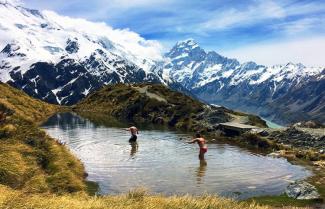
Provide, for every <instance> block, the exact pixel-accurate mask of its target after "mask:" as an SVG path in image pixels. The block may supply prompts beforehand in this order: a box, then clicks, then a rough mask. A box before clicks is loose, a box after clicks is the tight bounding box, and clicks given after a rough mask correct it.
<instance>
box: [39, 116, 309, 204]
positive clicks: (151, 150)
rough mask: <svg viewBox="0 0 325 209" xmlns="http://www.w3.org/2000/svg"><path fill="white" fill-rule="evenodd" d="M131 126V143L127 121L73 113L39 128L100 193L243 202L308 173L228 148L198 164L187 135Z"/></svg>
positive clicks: (217, 147) (214, 149) (213, 147)
mask: <svg viewBox="0 0 325 209" xmlns="http://www.w3.org/2000/svg"><path fill="white" fill-rule="evenodd" d="M94 120H95V118H94ZM101 121H103V124H102V123H101ZM108 124H109V125H108ZM136 126H137V127H138V128H139V129H140V135H139V141H138V142H137V143H133V144H130V143H129V142H128V139H129V133H127V132H125V131H124V130H122V129H121V127H128V123H125V124H123V123H119V122H115V121H107V120H104V119H100V120H99V119H97V122H95V123H94V122H92V121H90V120H88V119H85V118H82V117H80V116H78V115H75V114H71V113H60V114H57V115H56V116H53V117H52V118H50V119H49V121H47V123H45V124H44V126H43V128H44V129H45V130H46V131H47V133H48V134H49V135H51V136H52V137H54V138H57V139H60V141H62V142H65V143H66V144H67V146H68V147H69V148H70V149H71V150H72V151H73V152H74V153H75V154H76V155H77V157H78V158H80V159H81V161H82V162H83V163H84V165H85V168H86V171H87V173H88V174H89V176H88V179H89V180H91V181H96V182H98V184H99V187H100V190H101V193H102V194H117V193H121V192H127V191H129V190H130V189H132V188H136V187H146V188H148V189H149V191H151V192H153V193H155V192H157V193H164V194H167V195H169V194H186V193H190V194H193V195H200V194H202V193H204V192H208V193H213V194H219V195H222V196H229V195H233V192H236V191H240V192H241V194H240V195H239V198H247V197H251V196H256V195H273V194H281V193H282V192H283V191H284V189H285V188H286V186H287V185H288V183H289V181H293V180H296V179H301V178H305V177H306V176H308V175H310V173H309V172H308V171H306V170H305V169H304V168H302V167H300V166H295V165H291V164H290V163H288V162H287V161H286V160H285V159H274V158H270V157H265V156H262V155H258V154H253V153H251V152H249V151H247V150H244V149H241V148H238V147H236V146H231V145H228V144H209V150H208V152H207V153H206V156H205V158H206V161H198V159H197V153H198V151H199V148H198V147H197V146H193V145H189V144H187V143H185V139H187V138H189V137H190V136H189V135H188V134H185V133H180V132H175V131H171V130H168V129H167V128H166V127H159V128H157V129H156V128H155V127H153V126H141V125H139V124H137V125H136ZM180 138H182V139H184V140H179V139H180ZM207 161H208V163H207ZM207 164H209V165H207ZM284 176H285V178H284Z"/></svg>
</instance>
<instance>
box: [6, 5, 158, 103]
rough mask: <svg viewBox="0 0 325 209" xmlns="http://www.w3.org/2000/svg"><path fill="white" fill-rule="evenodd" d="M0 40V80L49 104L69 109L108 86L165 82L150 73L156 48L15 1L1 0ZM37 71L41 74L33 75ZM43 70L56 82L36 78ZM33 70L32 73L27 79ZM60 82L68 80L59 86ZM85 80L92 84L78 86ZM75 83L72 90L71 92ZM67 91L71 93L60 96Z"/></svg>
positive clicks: (135, 37)
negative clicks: (110, 84) (77, 101)
mask: <svg viewBox="0 0 325 209" xmlns="http://www.w3.org/2000/svg"><path fill="white" fill-rule="evenodd" d="M0 37H1V38H0V51H1V53H0V80H1V81H2V82H8V83H11V84H12V85H13V86H15V87H18V88H21V89H23V90H25V91H26V92H27V93H29V94H30V95H32V96H35V97H37V98H40V99H43V100H46V101H48V102H53V103H61V104H72V103H73V102H75V101H76V100H78V99H80V98H78V97H82V96H84V95H85V94H86V93H89V92H91V91H93V90H95V89H97V88H99V87H100V86H101V85H104V84H108V83H114V82H131V83H132V82H140V81H147V82H164V81H163V80H162V79H161V78H160V77H159V76H157V75H156V74H155V73H154V72H153V71H152V68H153V67H154V66H155V64H156V62H157V61H159V60H161V59H162V57H161V52H160V50H161V47H160V45H159V43H157V42H155V41H148V40H145V39H143V38H142V37H140V36H139V35H138V34H136V33H134V32H131V31H129V30H118V29H112V28H111V27H109V26H107V25H106V24H104V23H93V22H89V21H86V20H83V19H73V18H69V17H63V16H60V15H58V14H56V13H54V12H51V11H42V12H41V11H37V10H31V9H28V8H24V7H23V6H21V5H19V4H17V2H16V1H12V0H10V1H8V0H0ZM1 49H2V50H1ZM39 63H43V64H44V63H47V64H48V65H49V66H52V67H49V66H47V67H44V66H42V65H39ZM40 66H42V67H43V68H42V69H36V68H37V67H40ZM77 66H78V67H77ZM71 67H72V68H73V70H74V71H71V70H72V69H71ZM68 68H70V70H67V69H68ZM45 69H47V70H48V71H51V72H46V73H47V74H53V73H54V72H55V76H56V77H48V78H47V79H46V77H47V76H43V77H40V72H38V71H43V70H45ZM65 69H66V70H65ZM31 70H32V71H34V73H28V72H30V71H31ZM42 73H43V74H46V73H45V72H42ZM67 73H68V74H69V76H67ZM27 75H28V76H30V77H28V76H27ZM53 76H54V74H53ZM60 76H61V77H64V76H65V77H69V79H61V80H60V79H58V78H59V77H60ZM85 77H91V79H90V80H96V82H95V83H93V82H86V83H87V84H86V83H85V82H83V83H82V85H81V84H80V85H78V82H81V80H82V79H81V78H85ZM76 82H77V83H76ZM74 83H76V84H75V85H76V87H74V88H72V87H71V86H73V84H74ZM67 86H68V87H69V88H70V90H67V91H66V92H64V93H63V92H62V91H63V90H64V89H67ZM79 86H81V87H79ZM28 89H30V90H28ZM40 92H44V95H41V94H40ZM46 92H48V93H46ZM60 95H61V96H60ZM53 98H55V99H53ZM69 98H71V99H69ZM63 101H64V102H63ZM62 102H63V103H62Z"/></svg>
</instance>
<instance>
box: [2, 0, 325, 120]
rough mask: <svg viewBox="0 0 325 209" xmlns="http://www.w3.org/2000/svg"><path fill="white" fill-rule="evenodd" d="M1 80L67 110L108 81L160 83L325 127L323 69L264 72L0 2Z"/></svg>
mask: <svg viewBox="0 0 325 209" xmlns="http://www.w3.org/2000/svg"><path fill="white" fill-rule="evenodd" d="M0 34H1V36H0V81H2V82H4V83H8V84H10V85H12V86H14V87H16V88H19V89H22V90H24V91H25V92H26V93H27V94H29V95H31V96H33V97H35V98H39V99H41V100H44V101H47V102H50V103H54V104H61V105H72V104H75V103H77V102H78V101H80V100H81V99H82V98H84V97H85V96H87V95H88V94H89V93H91V92H93V91H95V90H97V89H99V88H100V87H102V86H104V85H107V84H112V83H113V84H114V83H140V82H147V83H162V84H164V85H167V86H170V87H171V88H173V89H176V90H179V91H183V92H186V93H187V94H191V95H193V96H195V97H197V98H199V99H201V100H203V101H205V102H208V103H214V104H217V105H222V106H226V107H229V108H233V109H237V110H241V111H246V112H250V113H254V114H259V115H261V116H263V117H265V118H268V119H272V120H273V121H276V122H279V123H282V124H286V123H291V122H295V121H300V120H309V119H314V120H318V121H320V122H322V123H324V122H325V95H324V94H325V93H324V92H325V91H324V89H325V80H324V79H325V76H324V75H325V68H324V67H305V66H304V65H303V64H294V63H288V64H285V65H276V66H272V67H267V66H263V65H258V64H256V63H254V62H246V63H240V62H239V61H237V60H236V59H229V58H227V57H224V56H222V55H220V54H218V53H217V52H214V51H205V50H204V49H203V48H201V47H200V46H199V45H198V43H196V42H195V41H194V40H193V39H188V40H185V41H180V42H178V43H176V45H175V46H174V47H173V48H172V49H171V50H170V51H169V52H167V53H165V54H164V55H162V53H161V50H160V45H159V43H157V42H155V41H148V40H145V39H143V38H141V37H140V36H139V35H138V34H136V33H134V32H131V31H129V30H118V29H112V28H111V27H109V26H107V25H105V24H104V23H93V22H89V21H86V20H83V19H73V18H69V17H63V16H60V15H58V14H56V13H54V12H51V11H38V10H33V9H28V8H25V7H23V6H22V5H19V4H16V3H13V2H12V1H6V0H0Z"/></svg>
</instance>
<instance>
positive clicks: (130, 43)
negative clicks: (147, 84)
mask: <svg viewBox="0 0 325 209" xmlns="http://www.w3.org/2000/svg"><path fill="white" fill-rule="evenodd" d="M43 14H45V15H46V16H47V18H49V19H50V20H51V22H54V23H56V24H57V25H59V26H61V27H62V28H64V30H67V31H75V32H78V33H80V32H81V33H85V34H87V35H94V36H96V37H101V36H102V37H107V38H108V39H109V40H111V41H113V42H115V43H118V44H119V45H121V46H123V48H125V49H127V50H129V52H130V53H131V54H134V55H135V56H137V57H141V58H145V59H161V50H162V46H161V45H160V43H159V42H157V41H153V40H146V39H144V38H143V37H141V36H140V35H139V34H138V33H135V32H133V31H130V30H128V29H113V28H112V27H110V26H108V25H107V24H106V23H104V22H90V21H87V20H85V19H82V18H70V17H66V16H60V15H58V14H57V13H55V12H52V11H43Z"/></svg>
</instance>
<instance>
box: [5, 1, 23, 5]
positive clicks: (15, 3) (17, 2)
mask: <svg viewBox="0 0 325 209" xmlns="http://www.w3.org/2000/svg"><path fill="white" fill-rule="evenodd" d="M0 3H9V4H12V5H22V4H23V1H22V0H0Z"/></svg>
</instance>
